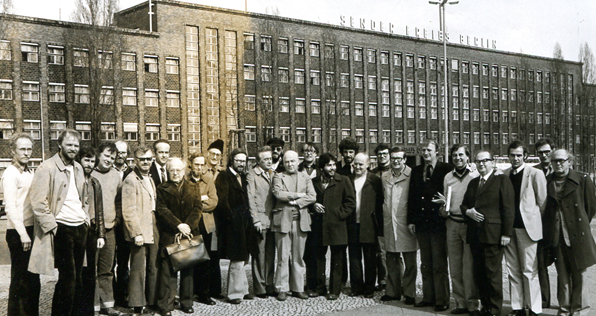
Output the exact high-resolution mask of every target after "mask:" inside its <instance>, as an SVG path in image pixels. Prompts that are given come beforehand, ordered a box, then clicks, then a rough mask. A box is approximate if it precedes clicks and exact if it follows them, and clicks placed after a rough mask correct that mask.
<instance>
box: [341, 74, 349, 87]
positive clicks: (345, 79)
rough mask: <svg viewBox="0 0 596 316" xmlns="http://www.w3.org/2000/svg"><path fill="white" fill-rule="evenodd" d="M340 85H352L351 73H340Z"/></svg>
mask: <svg viewBox="0 0 596 316" xmlns="http://www.w3.org/2000/svg"><path fill="white" fill-rule="evenodd" d="M339 86H340V87H342V88H348V87H350V75H349V74H340V75H339Z"/></svg>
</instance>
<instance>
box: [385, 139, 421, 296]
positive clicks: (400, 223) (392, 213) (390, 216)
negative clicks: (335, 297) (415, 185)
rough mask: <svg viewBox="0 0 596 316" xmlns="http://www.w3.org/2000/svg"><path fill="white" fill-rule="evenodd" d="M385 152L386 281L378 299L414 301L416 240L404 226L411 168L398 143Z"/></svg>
mask: <svg viewBox="0 0 596 316" xmlns="http://www.w3.org/2000/svg"><path fill="white" fill-rule="evenodd" d="M389 155H390V157H391V158H390V159H391V170H390V171H387V172H385V173H383V175H382V177H381V180H382V181H383V195H384V197H385V203H384V204H383V237H384V239H385V251H386V252H387V285H386V287H385V295H383V296H382V297H381V301H398V300H400V299H401V296H402V295H403V296H404V299H405V303H406V304H408V305H412V304H414V303H415V297H416V275H417V273H418V269H417V266H416V251H418V241H417V240H416V236H415V235H414V234H412V232H411V231H410V229H408V192H409V188H410V174H411V172H412V169H411V168H410V167H408V166H406V153H405V151H404V150H403V149H401V148H400V147H394V148H392V149H391V151H390V153H389ZM402 257H403V262H404V263H405V270H404V267H403V266H402ZM402 271H404V272H403V273H402Z"/></svg>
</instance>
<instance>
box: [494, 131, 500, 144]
mask: <svg viewBox="0 0 596 316" xmlns="http://www.w3.org/2000/svg"><path fill="white" fill-rule="evenodd" d="M498 144H499V133H493V145H498Z"/></svg>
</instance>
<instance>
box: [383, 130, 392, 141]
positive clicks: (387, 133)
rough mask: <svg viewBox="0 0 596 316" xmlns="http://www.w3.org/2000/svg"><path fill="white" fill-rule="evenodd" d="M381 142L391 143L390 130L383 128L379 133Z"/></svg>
mask: <svg viewBox="0 0 596 316" xmlns="http://www.w3.org/2000/svg"><path fill="white" fill-rule="evenodd" d="M381 138H382V139H381V142H382V143H384V144H391V131H389V130H383V132H382V134H381Z"/></svg>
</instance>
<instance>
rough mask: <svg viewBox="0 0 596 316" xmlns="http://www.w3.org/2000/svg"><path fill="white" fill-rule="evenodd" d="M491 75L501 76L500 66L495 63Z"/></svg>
mask: <svg viewBox="0 0 596 316" xmlns="http://www.w3.org/2000/svg"><path fill="white" fill-rule="evenodd" d="M491 75H492V76H493V77H498V76H499V66H497V65H493V66H492V68H491Z"/></svg>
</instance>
